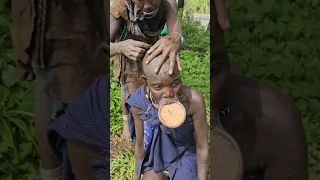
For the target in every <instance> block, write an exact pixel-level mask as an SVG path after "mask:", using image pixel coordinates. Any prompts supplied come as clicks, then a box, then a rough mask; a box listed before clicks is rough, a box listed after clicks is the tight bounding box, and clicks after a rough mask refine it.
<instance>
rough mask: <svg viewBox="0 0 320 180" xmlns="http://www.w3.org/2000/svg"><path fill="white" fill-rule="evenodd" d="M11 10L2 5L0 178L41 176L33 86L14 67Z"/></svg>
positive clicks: (0, 37) (0, 43) (0, 32)
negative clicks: (35, 126) (34, 116)
mask: <svg viewBox="0 0 320 180" xmlns="http://www.w3.org/2000/svg"><path fill="white" fill-rule="evenodd" d="M9 14H10V12H9V11H8V10H7V9H5V8H4V7H3V6H1V7H0V45H1V49H0V77H1V79H0V179H30V180H34V179H37V178H38V177H37V176H38V170H37V169H38V161H39V159H38V149H37V145H36V143H35V140H34V123H33V107H34V96H33V92H34V88H33V84H32V83H25V82H20V80H19V78H18V76H17V72H16V71H15V69H14V58H13V55H12V42H11V37H10V25H11V23H10V17H9Z"/></svg>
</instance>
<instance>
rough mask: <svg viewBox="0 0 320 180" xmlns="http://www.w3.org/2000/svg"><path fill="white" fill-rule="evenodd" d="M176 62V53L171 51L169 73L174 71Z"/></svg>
mask: <svg viewBox="0 0 320 180" xmlns="http://www.w3.org/2000/svg"><path fill="white" fill-rule="evenodd" d="M175 63H176V53H175V52H171V53H170V54H169V74H172V73H173V70H174V65H175Z"/></svg>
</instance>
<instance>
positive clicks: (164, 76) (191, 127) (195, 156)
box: [126, 54, 208, 180]
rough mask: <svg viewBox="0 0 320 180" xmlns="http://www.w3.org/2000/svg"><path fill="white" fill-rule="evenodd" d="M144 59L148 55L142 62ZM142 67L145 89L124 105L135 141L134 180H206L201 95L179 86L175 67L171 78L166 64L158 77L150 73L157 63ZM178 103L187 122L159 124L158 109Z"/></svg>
mask: <svg viewBox="0 0 320 180" xmlns="http://www.w3.org/2000/svg"><path fill="white" fill-rule="evenodd" d="M147 58H148V54H146V56H145V57H144V59H143V62H145V61H146V59H147ZM142 64H143V72H144V75H143V79H144V80H145V85H143V86H140V87H139V88H138V89H137V91H136V92H135V93H133V94H132V95H131V96H130V97H129V98H128V99H127V101H126V105H127V108H128V111H129V112H130V114H131V116H130V117H131V119H130V121H131V122H134V126H135V132H131V135H132V136H135V137H136V143H135V155H136V171H135V179H140V177H141V175H143V177H144V179H145V180H148V179H167V177H169V178H170V179H173V180H180V179H183V180H195V179H198V180H207V168H208V139H207V135H208V124H207V121H206V107H205V102H204V99H203V96H202V94H201V93H200V92H199V91H197V90H195V89H192V88H190V87H188V86H186V85H183V84H182V80H181V77H180V72H179V70H178V68H177V65H176V64H175V67H174V71H173V73H172V74H171V75H170V74H169V73H168V67H169V61H166V62H165V63H164V64H163V67H162V68H161V69H160V71H159V73H158V74H156V73H155V72H154V71H153V69H154V67H156V65H157V61H151V63H150V64H148V65H146V63H142ZM177 101H178V102H180V103H181V104H182V105H183V106H184V108H185V110H186V119H185V121H184V123H183V124H182V125H181V126H179V127H177V128H168V127H166V126H165V125H164V124H162V123H161V122H160V120H159V117H158V109H157V107H158V105H162V104H166V103H169V102H177ZM155 102H158V103H159V104H158V103H155ZM132 118H133V119H132ZM132 129H134V128H132ZM194 135H195V136H194Z"/></svg>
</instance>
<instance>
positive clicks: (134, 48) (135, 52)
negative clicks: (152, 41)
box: [119, 39, 150, 61]
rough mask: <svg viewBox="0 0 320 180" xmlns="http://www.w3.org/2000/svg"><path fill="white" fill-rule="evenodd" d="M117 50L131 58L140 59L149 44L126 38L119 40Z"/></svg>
mask: <svg viewBox="0 0 320 180" xmlns="http://www.w3.org/2000/svg"><path fill="white" fill-rule="evenodd" d="M120 43H121V44H120V46H119V51H121V53H122V54H124V55H125V56H127V57H128V58H129V59H131V60H135V61H136V60H140V59H142V58H143V57H144V54H145V52H146V49H148V48H150V45H149V44H146V43H144V42H141V41H135V40H132V39H128V40H125V41H122V42H120Z"/></svg>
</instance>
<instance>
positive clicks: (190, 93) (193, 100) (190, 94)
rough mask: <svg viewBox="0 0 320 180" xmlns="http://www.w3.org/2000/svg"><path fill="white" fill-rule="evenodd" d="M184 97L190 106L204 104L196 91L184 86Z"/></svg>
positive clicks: (201, 96) (200, 95) (199, 93)
mask: <svg viewBox="0 0 320 180" xmlns="http://www.w3.org/2000/svg"><path fill="white" fill-rule="evenodd" d="M184 95H185V96H186V97H187V98H188V99H189V100H190V104H195V105H196V104H199V103H201V104H202V103H203V102H204V98H203V94H202V93H201V92H200V91H198V90H197V89H194V88H191V87H189V86H184Z"/></svg>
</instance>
